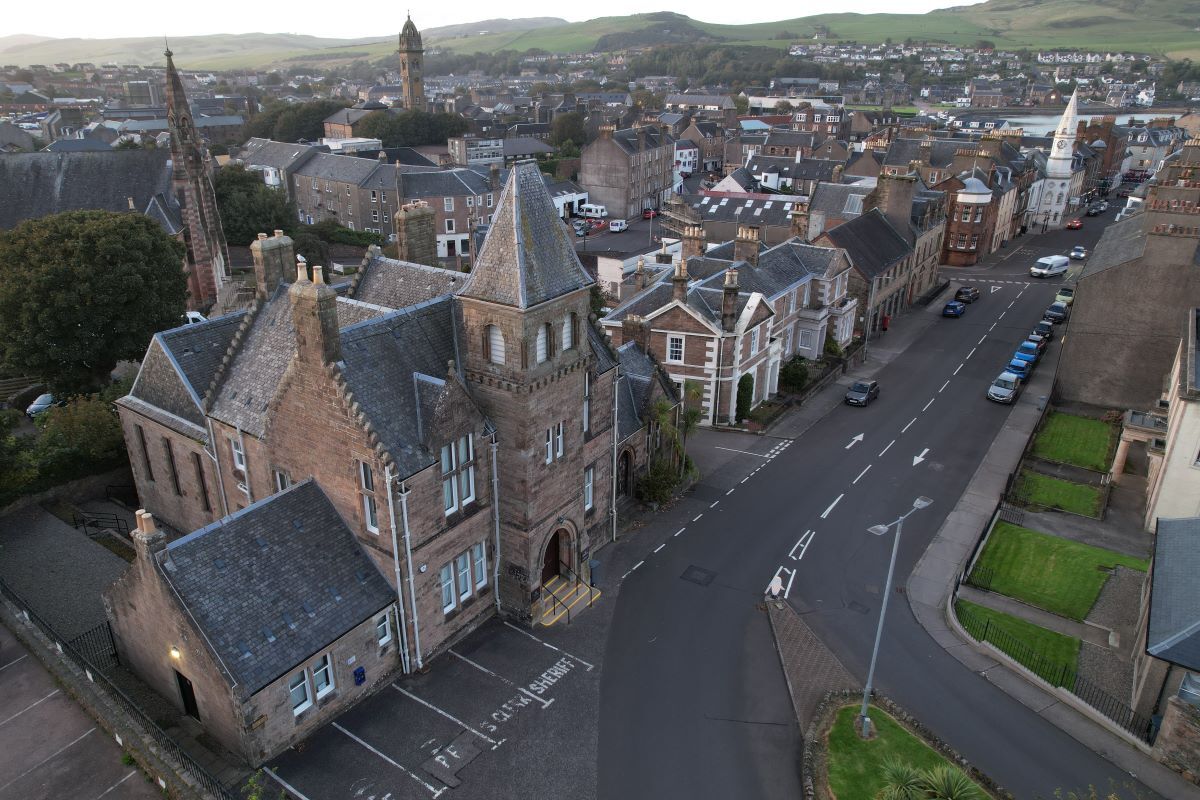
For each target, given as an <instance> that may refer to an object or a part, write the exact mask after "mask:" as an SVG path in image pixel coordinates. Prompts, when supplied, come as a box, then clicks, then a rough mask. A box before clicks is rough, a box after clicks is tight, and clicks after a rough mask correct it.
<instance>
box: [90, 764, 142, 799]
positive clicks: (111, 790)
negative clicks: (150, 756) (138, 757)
mask: <svg viewBox="0 0 1200 800" xmlns="http://www.w3.org/2000/svg"><path fill="white" fill-rule="evenodd" d="M137 774H138V771H137V770H136V769H134V770H130V771H129V774H128V775H126V776H125V777H124V778H121V780H119V781H117V782H116V783H114V784H113V785H112V786H110V787H108V788H107V789H105V790H104V791H103V792H101V793H100V794H98V795H96V800H100V798H102V797H105V796H106V795H109V794H111V793H112V792H113V791H114V790H115V789H116V788H117V787H118V786H120V785H121V784H122V783H124V782H125V781H127V780H129V779H130V778H132V777H133V776H134V775H137Z"/></svg>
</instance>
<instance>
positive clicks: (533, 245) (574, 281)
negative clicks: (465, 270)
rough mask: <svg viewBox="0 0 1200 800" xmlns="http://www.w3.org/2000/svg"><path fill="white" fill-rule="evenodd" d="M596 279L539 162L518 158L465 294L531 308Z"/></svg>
mask: <svg viewBox="0 0 1200 800" xmlns="http://www.w3.org/2000/svg"><path fill="white" fill-rule="evenodd" d="M592 283H594V281H593V280H592V278H591V276H590V275H588V273H587V271H586V270H584V268H583V265H582V264H580V263H579V256H577V255H576V254H575V247H574V246H573V244H572V243H571V239H570V238H569V237H568V236H567V227H566V226H565V225H563V223H562V220H561V219H559V216H558V213H557V211H556V209H555V207H554V201H553V200H552V199H551V198H550V193H549V192H548V191H546V185H545V183H544V182H543V181H542V174H541V172H540V171H539V170H538V166H537V164H536V163H535V162H533V161H522V162H518V163H517V165H516V166H514V167H513V168H512V170H511V171H510V172H509V174H508V182H507V183H506V184H505V185H504V191H503V192H501V193H500V201H499V203H497V207H496V213H495V214H494V215H493V216H492V225H491V228H490V229H489V230H488V233H487V238H485V239H484V240H483V246H482V247H481V248H480V251H479V258H478V259H476V262H475V264H474V266H473V267H472V268H471V275H470V277H468V278H467V283H466V285H465V286H464V287H463V290H462V292H461V293H460V296H461V297H473V298H476V299H478V300H486V301H488V302H492V303H500V304H502V305H506V306H515V307H517V308H530V307H531V306H536V305H538V304H539V303H544V302H546V301H547V300H553V299H554V298H555V297H560V296H562V295H564V294H567V293H568V292H573V291H575V290H576V289H582V288H584V287H586V286H590V285H591V284H592Z"/></svg>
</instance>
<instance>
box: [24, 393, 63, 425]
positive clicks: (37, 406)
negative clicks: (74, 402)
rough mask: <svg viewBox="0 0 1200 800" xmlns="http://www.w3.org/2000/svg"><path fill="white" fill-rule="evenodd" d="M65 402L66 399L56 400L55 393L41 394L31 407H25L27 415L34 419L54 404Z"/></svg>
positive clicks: (58, 404) (59, 404)
mask: <svg viewBox="0 0 1200 800" xmlns="http://www.w3.org/2000/svg"><path fill="white" fill-rule="evenodd" d="M65 404H66V403H65V401H60V402H55V401H54V395H52V394H49V393H46V394H39V395H38V396H37V399H36V400H34V401H33V402H32V403H30V404H29V408H27V409H25V415H26V416H28V417H29V418H30V419H33V418H34V417H36V416H37V415H38V414H41V413H44V412H46V411H48V410H49V409H50V408H52V407H53V406H61V405H65Z"/></svg>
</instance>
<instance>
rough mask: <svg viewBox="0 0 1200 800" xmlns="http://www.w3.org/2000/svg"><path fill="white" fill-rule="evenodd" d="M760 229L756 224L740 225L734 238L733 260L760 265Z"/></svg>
mask: <svg viewBox="0 0 1200 800" xmlns="http://www.w3.org/2000/svg"><path fill="white" fill-rule="evenodd" d="M758 243H759V229H758V226H756V225H738V226H737V237H736V238H735V239H734V240H733V260H734V261H745V262H746V263H747V264H749V265H751V266H754V267H756V266H758Z"/></svg>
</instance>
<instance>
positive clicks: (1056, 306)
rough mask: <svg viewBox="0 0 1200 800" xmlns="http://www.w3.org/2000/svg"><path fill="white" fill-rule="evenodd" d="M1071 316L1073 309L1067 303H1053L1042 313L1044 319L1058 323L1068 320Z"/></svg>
mask: <svg viewBox="0 0 1200 800" xmlns="http://www.w3.org/2000/svg"><path fill="white" fill-rule="evenodd" d="M1069 316H1071V309H1070V307H1069V306H1068V305H1067V304H1066V303H1053V304H1052V305H1051V306H1050V307H1049V308H1047V309H1046V312H1045V313H1044V314H1042V319H1044V320H1047V321H1048V322H1053V323H1054V324H1055V325H1057V324H1058V323H1060V322H1066V321H1067V317H1069Z"/></svg>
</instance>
